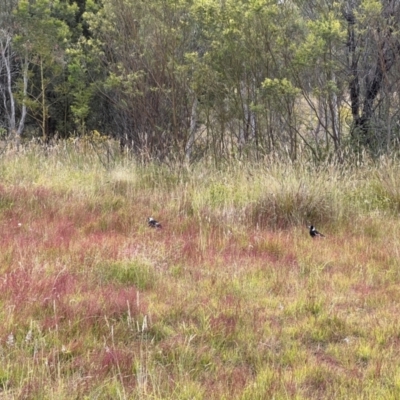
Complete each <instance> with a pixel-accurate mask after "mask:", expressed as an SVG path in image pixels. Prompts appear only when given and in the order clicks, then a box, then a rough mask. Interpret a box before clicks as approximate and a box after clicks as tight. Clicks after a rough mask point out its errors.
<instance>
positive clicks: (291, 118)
mask: <svg viewBox="0 0 400 400" xmlns="http://www.w3.org/2000/svg"><path fill="white" fill-rule="evenodd" d="M399 28H400V3H399V2H398V1H395V0H383V1H377V0H338V1H331V0H248V1H246V0H240V1H237V0H218V1H217V0H152V1H139V0H136V1H134V0H131V1H130V0H77V1H64V0H35V1H33V0H1V1H0V134H1V136H2V138H3V139H4V140H7V139H12V140H16V141H17V142H19V141H20V140H21V139H24V140H25V139H32V138H34V139H40V141H43V142H44V143H47V142H49V141H51V140H54V139H56V138H71V137H72V138H74V137H78V136H82V135H93V134H94V135H101V137H111V138H115V139H117V140H118V141H120V143H121V145H122V146H124V148H126V149H129V150H131V151H132V152H133V153H134V154H137V155H140V156H141V157H145V158H148V159H157V160H166V159H170V158H174V159H178V160H185V159H186V160H187V161H190V162H194V161H196V160H199V159H202V158H204V157H208V158H212V159H214V160H216V161H218V160H221V159H225V158H231V157H234V158H241V159H243V158H251V159H252V160H257V159H259V158H260V157H263V156H265V155H268V154H270V153H275V154H276V153H278V154H283V153H284V154H286V155H288V156H289V157H290V158H291V159H292V160H294V159H296V158H298V156H299V152H307V154H309V155H310V156H312V157H313V158H314V159H315V160H326V159H332V158H335V159H338V160H340V161H342V160H344V159H348V158H349V157H350V156H351V155H352V154H358V153H359V152H360V151H361V150H362V151H365V150H366V151H367V152H369V153H370V154H371V155H372V156H377V155H382V154H385V153H391V152H396V151H398V149H399V137H400V113H399V111H400V108H399V102H400V96H399V93H400V90H399V85H400V80H399V78H400V59H399V53H400V36H399Z"/></svg>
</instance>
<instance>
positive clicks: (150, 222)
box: [147, 217, 162, 228]
mask: <svg viewBox="0 0 400 400" xmlns="http://www.w3.org/2000/svg"><path fill="white" fill-rule="evenodd" d="M147 223H148V225H149V226H150V228H162V226H161V224H160V223H159V222H158V221H156V220H155V219H154V218H152V217H148V218H147Z"/></svg>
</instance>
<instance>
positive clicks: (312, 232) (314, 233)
mask: <svg viewBox="0 0 400 400" xmlns="http://www.w3.org/2000/svg"><path fill="white" fill-rule="evenodd" d="M307 228H308V229H309V230H310V236H311V237H312V238H316V237H325V235H323V234H322V233H321V232H318V231H317V230H316V229H315V226H314V225H310V226H308V227H307Z"/></svg>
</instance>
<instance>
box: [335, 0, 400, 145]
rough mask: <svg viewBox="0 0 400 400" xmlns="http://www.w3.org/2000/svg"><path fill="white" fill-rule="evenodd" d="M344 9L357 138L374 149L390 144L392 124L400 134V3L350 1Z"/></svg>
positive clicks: (343, 3)
mask: <svg viewBox="0 0 400 400" xmlns="http://www.w3.org/2000/svg"><path fill="white" fill-rule="evenodd" d="M342 11H343V16H344V19H345V20H346V22H347V44H346V45H347V68H348V71H349V80H348V83H349V92H350V104H351V115H352V120H353V130H352V135H353V139H354V140H355V141H356V142H357V143H359V144H361V145H362V146H365V147H367V148H368V149H370V150H372V151H373V152H377V151H378V152H380V151H382V150H387V149H390V145H391V142H392V128H395V131H396V130H397V139H398V138H399V136H400V129H399V128H400V125H399V124H400V116H399V112H398V106H399V89H400V88H399V82H400V69H399V67H400V34H399V32H400V2H399V1H397V0H381V1H378V0H351V1H350V0H347V1H343V2H342ZM393 133H396V132H393Z"/></svg>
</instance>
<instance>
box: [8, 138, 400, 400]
mask: <svg viewBox="0 0 400 400" xmlns="http://www.w3.org/2000/svg"><path fill="white" fill-rule="evenodd" d="M112 149H113V147H112V146H111V145H109V147H108V148H107V157H102V156H101V154H100V155H99V153H98V151H96V152H92V151H91V150H90V146H89V147H88V146H83V147H82V148H81V147H80V145H79V143H78V144H77V143H75V144H71V143H64V144H61V145H59V146H55V147H54V148H52V149H47V150H46V151H43V150H42V149H40V148H35V147H34V146H32V147H30V148H28V147H27V148H24V149H23V151H21V152H20V153H18V154H15V153H5V154H3V156H2V158H1V159H0V171H1V176H2V178H3V179H2V182H1V186H0V224H1V227H0V228H1V232H2V235H1V237H0V273H1V275H0V304H1V311H0V315H1V320H2V324H1V326H0V359H1V363H0V388H1V390H2V393H3V395H4V397H5V398H15V399H19V398H58V399H63V398H64V399H70V398H71V399H72V398H104V399H105V398H121V399H128V398H129V399H130V398H143V399H146V398H148V399H167V398H168V399H170V398H173V399H189V398H190V399H192V398H196V399H223V398H226V399H227V398H229V399H264V398H277V399H283V398H285V399H287V398H293V399H294V398H296V399H324V398H326V399H328V398H335V399H336V398H374V399H375V398H385V399H387V398H393V399H395V398H398V397H399V396H400V384H399V382H400V380H399V376H400V375H399V371H400V369H399V368H400V363H399V362H398V355H397V350H396V349H397V344H398V338H399V332H400V324H399V322H398V321H397V319H396V318H395V317H394V316H395V315H397V313H398V312H399V310H398V308H399V307H398V304H399V300H400V298H399V293H400V291H399V290H398V289H399V284H400V273H399V271H398V262H397V261H398V258H399V254H400V247H399V246H398V241H397V237H398V233H399V230H400V224H399V222H398V221H397V213H398V210H399V193H398V187H399V183H400V181H399V180H400V178H399V174H398V172H399V164H398V163H396V162H395V161H393V160H381V162H380V163H379V164H378V163H372V162H371V163H369V162H365V163H364V164H363V165H362V166H358V167H356V168H354V167H351V166H336V165H329V164H327V165H320V166H318V167H316V166H315V165H312V164H309V163H307V162H304V163H298V164H293V163H285V162H283V161H274V162H271V161H265V162H260V163H258V164H253V165H251V164H247V165H242V164H240V163H239V162H238V163H236V164H231V165H226V166H223V168H220V169H216V168H213V167H211V166H209V165H205V164H197V165H193V166H191V167H187V166H177V167H176V168H174V167H171V166H168V167H167V166H161V165H156V164H147V165H144V164H141V163H138V162H135V161H134V160H130V159H126V158H122V157H120V156H119V155H118V153H117V151H116V150H115V151H114V150H112ZM105 160H106V161H105ZM150 215H151V216H153V217H154V218H156V219H158V220H160V222H161V223H162V224H163V228H162V229H157V230H156V229H151V228H149V227H148V226H147V222H146V219H147V217H148V216H150ZM310 223H312V224H315V225H317V227H318V229H320V230H321V231H323V232H324V233H325V234H326V236H327V237H326V239H324V240H312V239H311V237H310V236H309V235H308V231H307V228H306V224H310Z"/></svg>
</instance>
